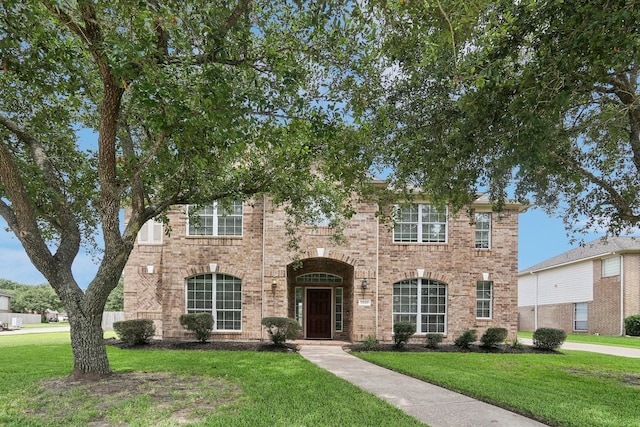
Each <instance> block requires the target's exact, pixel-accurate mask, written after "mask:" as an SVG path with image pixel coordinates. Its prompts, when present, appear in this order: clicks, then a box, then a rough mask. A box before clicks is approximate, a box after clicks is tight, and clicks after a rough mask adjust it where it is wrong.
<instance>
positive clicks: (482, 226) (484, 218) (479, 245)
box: [475, 212, 491, 249]
mask: <svg viewBox="0 0 640 427" xmlns="http://www.w3.org/2000/svg"><path fill="white" fill-rule="evenodd" d="M475 221H476V239H475V246H476V249H489V248H490V247H491V212H477V213H476V217H475Z"/></svg>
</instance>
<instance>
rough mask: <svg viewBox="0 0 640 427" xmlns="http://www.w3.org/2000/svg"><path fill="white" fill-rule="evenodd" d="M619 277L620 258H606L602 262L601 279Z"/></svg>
mask: <svg viewBox="0 0 640 427" xmlns="http://www.w3.org/2000/svg"><path fill="white" fill-rule="evenodd" d="M618 275H620V257H619V256H616V257H613V258H606V259H603V260H602V277H611V276H618Z"/></svg>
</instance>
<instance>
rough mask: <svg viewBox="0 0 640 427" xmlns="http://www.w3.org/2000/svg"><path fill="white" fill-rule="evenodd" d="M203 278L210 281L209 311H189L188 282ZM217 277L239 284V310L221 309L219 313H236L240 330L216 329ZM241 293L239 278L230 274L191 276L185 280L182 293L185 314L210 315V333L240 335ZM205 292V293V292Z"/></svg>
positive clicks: (241, 325) (241, 286) (241, 284)
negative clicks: (211, 326)
mask: <svg viewBox="0 0 640 427" xmlns="http://www.w3.org/2000/svg"><path fill="white" fill-rule="evenodd" d="M201 276H203V277H205V280H206V276H210V280H211V301H210V302H211V309H210V310H207V309H191V311H190V309H189V280H190V279H194V278H196V277H201ZM219 276H224V277H228V278H232V279H236V280H238V281H239V282H240V308H239V309H231V310H230V309H221V310H220V311H224V312H229V311H237V312H238V313H239V315H240V329H218V308H217V302H218V301H217V295H216V294H217V292H218V289H217V280H218V277H219ZM242 291H243V282H242V279H240V278H239V277H235V276H232V275H230V274H223V273H203V274H195V275H193V276H189V277H187V278H186V279H185V285H184V292H185V299H184V302H185V305H184V309H185V311H184V312H185V313H211V315H213V330H212V332H221V333H241V332H242V329H243V323H242V312H243V307H242V306H243V304H242ZM205 292H206V291H205Z"/></svg>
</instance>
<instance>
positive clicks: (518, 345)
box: [511, 337, 522, 350]
mask: <svg viewBox="0 0 640 427" xmlns="http://www.w3.org/2000/svg"><path fill="white" fill-rule="evenodd" d="M511 347H512V348H515V349H516V350H519V349H521V348H522V343H521V342H520V341H518V337H515V338H514V339H513V341H511Z"/></svg>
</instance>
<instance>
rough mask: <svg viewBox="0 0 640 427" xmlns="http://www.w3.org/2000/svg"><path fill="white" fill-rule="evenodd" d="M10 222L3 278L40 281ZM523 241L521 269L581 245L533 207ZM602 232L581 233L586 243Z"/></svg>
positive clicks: (1, 249) (80, 277)
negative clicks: (572, 242)
mask: <svg viewBox="0 0 640 427" xmlns="http://www.w3.org/2000/svg"><path fill="white" fill-rule="evenodd" d="M6 228H7V224H6V222H4V221H3V220H2V219H0V278H3V279H9V280H12V281H14V282H18V283H25V284H32V285H36V284H40V283H43V282H45V279H44V277H43V276H42V275H41V274H40V273H39V272H38V270H36V269H35V267H34V266H33V265H32V264H31V261H30V260H29V258H28V257H27V255H26V253H25V252H24V250H23V249H22V246H21V245H20V242H19V241H18V240H17V239H16V238H15V237H14V236H13V234H12V233H11V232H8V231H6ZM519 235H520V241H519V251H518V252H519V254H518V257H519V259H518V261H519V262H518V264H519V266H518V268H519V269H520V270H522V269H524V268H526V267H530V266H532V265H534V264H537V263H539V262H541V261H544V260H546V259H547V258H551V257H553V256H556V255H559V254H561V253H563V252H565V251H568V250H569V249H572V248H574V247H576V246H577V244H578V243H574V244H571V243H570V242H571V239H570V237H567V233H566V231H565V229H564V225H563V224H562V221H561V220H560V219H558V218H551V217H549V216H547V214H545V213H544V212H542V211H541V210H540V209H536V208H532V209H529V210H528V211H527V212H525V213H523V214H521V215H520V230H519ZM599 236H600V235H598V234H590V235H578V236H576V237H581V238H582V239H584V241H585V242H588V241H591V240H593V239H595V238H597V237H599ZM97 268H98V266H97V264H96V263H95V262H94V261H93V260H92V258H91V256H90V255H88V254H79V255H78V257H77V259H76V262H75V263H74V265H73V271H74V275H75V277H76V280H77V281H78V283H79V284H80V286H82V287H85V286H86V285H88V283H89V281H90V280H91V279H92V277H93V276H94V275H95V272H96V270H97Z"/></svg>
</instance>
